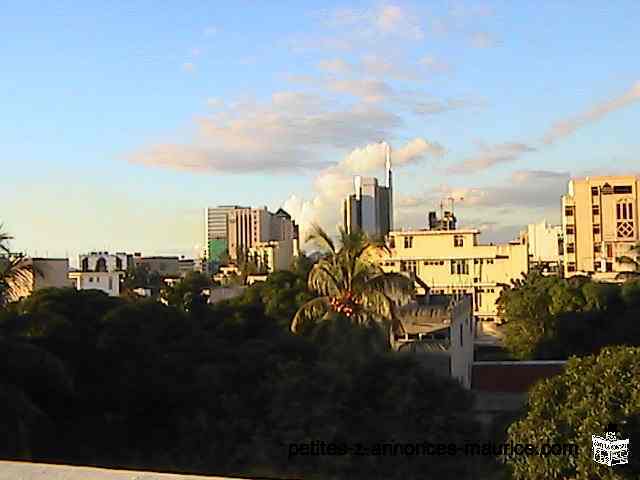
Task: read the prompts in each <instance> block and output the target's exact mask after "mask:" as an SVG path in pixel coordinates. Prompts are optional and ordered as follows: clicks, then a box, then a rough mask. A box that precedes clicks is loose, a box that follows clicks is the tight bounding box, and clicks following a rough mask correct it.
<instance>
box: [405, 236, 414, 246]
mask: <svg viewBox="0 0 640 480" xmlns="http://www.w3.org/2000/svg"><path fill="white" fill-rule="evenodd" d="M412 247H413V237H409V236H407V237H404V248H412Z"/></svg>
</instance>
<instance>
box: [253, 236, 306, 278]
mask: <svg viewBox="0 0 640 480" xmlns="http://www.w3.org/2000/svg"><path fill="white" fill-rule="evenodd" d="M298 254H299V252H298V247H297V241H295V240H293V239H290V240H271V241H268V242H258V243H256V244H254V245H253V247H251V248H249V252H248V258H249V259H251V260H253V261H254V262H255V264H256V265H257V266H258V268H259V269H260V270H261V271H265V272H268V273H271V272H275V271H278V270H289V269H290V268H291V265H292V264H293V259H294V258H295V257H296V256H298Z"/></svg>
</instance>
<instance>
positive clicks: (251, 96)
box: [0, 0, 640, 257]
mask: <svg viewBox="0 0 640 480" xmlns="http://www.w3.org/2000/svg"><path fill="white" fill-rule="evenodd" d="M223 3H224V2H205V1H200V2H198V1H185V2H157V1H155V2H152V1H127V2H124V1H109V2H70V1H60V2H55V3H54V2H29V1H14V0H9V1H8V2H4V3H3V11H2V14H1V15H0V58H2V74H1V75H0V104H1V105H2V113H3V115H1V116H0V140H1V143H2V146H3V148H2V150H1V151H0V188H1V191H2V193H3V195H2V197H3V199H4V201H3V202H2V207H0V222H3V223H4V228H5V229H6V230H7V231H9V232H10V233H12V234H13V235H14V236H15V237H16V240H15V241H14V242H13V247H14V248H15V249H18V250H26V251H28V252H29V253H31V254H35V253H37V254H39V255H45V254H48V255H55V256H64V255H67V254H69V255H71V256H73V257H75V256H76V255H77V253H79V252H82V251H87V250H96V249H109V250H127V251H133V250H135V251H143V252H145V253H148V254H158V253H173V254H175V253H180V254H187V255H192V254H193V251H194V247H196V246H197V245H201V244H202V243H203V242H202V230H203V225H202V219H203V214H202V211H201V210H202V208H204V207H205V206H207V205H216V204H229V203H238V204H246V205H255V206H261V205H267V206H269V207H270V208H274V209H275V208H277V207H279V206H281V205H285V207H286V208H288V209H289V210H290V211H291V213H292V214H293V215H294V216H295V217H296V218H297V219H298V220H299V221H300V222H301V223H302V224H303V225H306V224H308V223H310V222H311V221H319V222H321V223H322V224H324V225H325V226H326V227H327V228H329V229H332V228H333V227H334V225H335V223H336V222H337V221H338V218H339V209H340V200H341V198H342V196H343V195H345V194H346V193H347V192H348V191H349V189H350V185H351V178H352V175H353V174H356V173H362V174H367V175H378V176H379V177H380V178H382V176H381V170H380V167H381V166H382V151H381V149H380V148H379V147H378V146H376V143H377V142H378V141H379V140H381V139H383V138H384V139H385V140H386V141H388V142H389V143H390V144H391V145H392V148H393V150H394V164H395V166H396V167H395V170H394V171H395V178H396V187H397V188H396V205H397V211H396V217H397V223H398V226H402V227H407V228H408V227H421V226H423V224H424V218H425V215H426V212H427V211H428V210H429V209H432V208H436V207H437V203H438V202H439V201H440V199H442V198H444V197H448V196H451V195H453V196H456V197H464V200H462V201H460V202H458V204H457V209H456V210H457V213H458V216H459V218H460V219H461V221H462V223H463V224H464V225H467V226H477V227H480V228H482V229H483V230H484V231H485V234H484V236H485V238H486V239H487V240H507V239H509V237H511V236H512V235H513V234H514V233H515V232H516V231H517V230H518V229H519V228H521V227H523V226H524V225H525V224H526V223H527V222H533V221H539V220H541V219H542V218H545V217H546V218H547V219H549V220H550V221H556V220H557V219H558V215H559V207H558V205H559V198H558V197H559V195H560V194H561V193H562V192H563V191H564V189H565V188H566V180H567V179H568V178H569V176H581V175H587V174H595V173H599V174H607V173H622V172H629V173H635V172H637V171H638V168H637V165H636V164H637V158H638V150H639V145H640V141H639V140H638V139H637V134H636V130H637V125H638V123H639V120H640V118H639V117H640V86H639V85H640V84H638V82H639V81H640V71H639V65H638V61H637V19H638V18H640V4H639V3H638V2H635V1H619V2H615V3H613V4H612V5H611V6H609V5H607V4H605V3H603V2H596V1H592V2H588V1H583V2H580V4H579V7H578V4H577V3H576V2H572V1H566V2H559V1H553V2H551V1H549V2H535V4H534V2H506V1H505V2H448V1H442V2H428V3H427V2H414V3H411V2H350V3H341V2H326V1H323V2H258V1H255V2H250V1H238V2H234V3H232V4H229V3H227V4H223Z"/></svg>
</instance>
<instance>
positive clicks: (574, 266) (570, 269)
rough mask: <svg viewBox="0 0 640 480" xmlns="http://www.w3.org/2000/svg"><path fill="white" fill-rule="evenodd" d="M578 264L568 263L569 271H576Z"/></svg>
mask: <svg viewBox="0 0 640 480" xmlns="http://www.w3.org/2000/svg"><path fill="white" fill-rule="evenodd" d="M575 271H576V264H575V263H574V262H569V263H567V272H575Z"/></svg>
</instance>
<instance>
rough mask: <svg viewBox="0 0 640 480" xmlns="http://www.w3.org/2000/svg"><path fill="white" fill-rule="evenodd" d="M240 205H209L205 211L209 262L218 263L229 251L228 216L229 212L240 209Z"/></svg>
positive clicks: (206, 249)
mask: <svg viewBox="0 0 640 480" xmlns="http://www.w3.org/2000/svg"><path fill="white" fill-rule="evenodd" d="M243 208H244V209H246V208H248V207H240V206H238V205H219V206H217V207H209V208H206V209H205V212H204V215H205V216H204V222H205V245H206V247H205V251H206V255H207V260H208V262H209V263H217V262H219V261H220V259H221V257H222V256H223V255H224V254H225V253H227V250H228V248H229V245H228V217H229V213H231V212H233V211H234V210H238V209H243Z"/></svg>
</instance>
